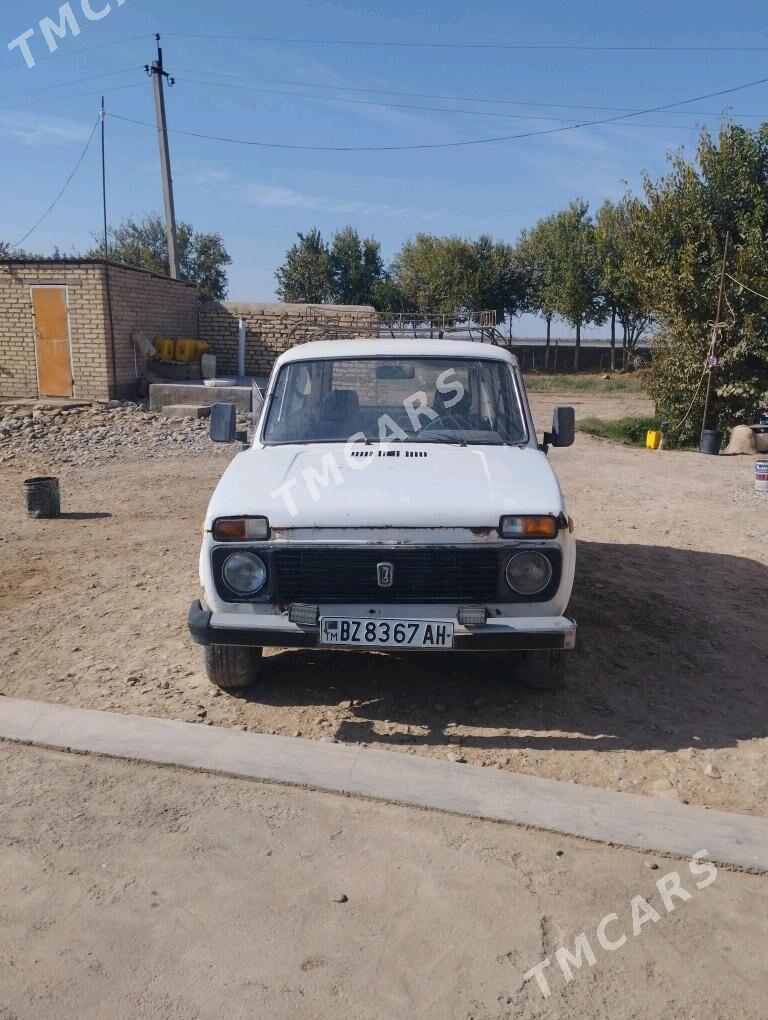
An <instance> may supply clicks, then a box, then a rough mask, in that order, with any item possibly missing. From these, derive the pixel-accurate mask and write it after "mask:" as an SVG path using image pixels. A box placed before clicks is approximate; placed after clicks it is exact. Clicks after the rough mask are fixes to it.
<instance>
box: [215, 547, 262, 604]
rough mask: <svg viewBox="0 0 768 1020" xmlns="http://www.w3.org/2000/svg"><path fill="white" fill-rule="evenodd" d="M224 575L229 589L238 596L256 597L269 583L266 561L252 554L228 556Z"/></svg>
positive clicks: (237, 553)
mask: <svg viewBox="0 0 768 1020" xmlns="http://www.w3.org/2000/svg"><path fill="white" fill-rule="evenodd" d="M222 574H223V576H224V581H225V582H226V585H227V587H228V588H229V589H230V590H231V591H233V592H235V593H236V594H237V595H255V594H256V592H257V591H259V590H260V589H261V588H263V587H264V585H265V584H266V583H267V568H266V566H265V565H264V560H262V558H261V557H260V556H257V555H256V554H255V553H251V552H236V553H232V555H231V556H227V558H226V560H225V561H224V567H223V569H222Z"/></svg>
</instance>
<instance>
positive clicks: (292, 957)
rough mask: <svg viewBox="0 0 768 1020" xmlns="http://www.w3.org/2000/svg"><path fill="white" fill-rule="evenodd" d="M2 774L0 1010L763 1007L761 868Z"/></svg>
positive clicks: (270, 799) (428, 820) (392, 817)
mask: <svg viewBox="0 0 768 1020" xmlns="http://www.w3.org/2000/svg"><path fill="white" fill-rule="evenodd" d="M457 767H458V766H457ZM0 777H1V778H0V790H2V804H3V812H2V814H3V821H2V826H1V827H0V1018H2V1020H40V1018H53V1017H55V1018H57V1020H103V1018H105V1017H109V1018H114V1020H135V1018H137V1017H142V1018H147V1020H201V1018H206V1020H208V1018H213V1017H231V1018H233V1020H240V1018H242V1020H246V1018H248V1020H251V1018H253V1017H270V1018H275V1020H282V1018H285V1020H289V1018H290V1020H294V1018H299V1020H303V1018H307V1020H309V1018H316V1017H339V1018H341V1020H345V1018H350V1020H352V1018H354V1020H379V1018H381V1020H384V1018H387V1020H391V1018H393V1017H418V1018H430V1020H437V1018H440V1020H513V1018H515V1020H521V1018H523V1017H525V1018H528V1020H545V1018H547V1020H551V1018H562V1017H587V1016H588V1017H590V1018H592V1020H637V1018H640V1017H664V1018H665V1020H690V1018H691V1017H707V1018H709V1020H733V1018H736V1017H738V1018H740V1020H763V1018H764V1017H765V948H766V945H767V944H768V887H767V886H766V883H765V880H764V878H760V877H757V876H754V875H745V874H734V873H731V872H728V871H725V870H723V869H718V871H717V875H716V877H715V879H714V881H712V882H711V883H710V884H709V885H707V886H706V888H701V889H699V888H697V885H696V883H697V882H700V881H703V879H701V878H700V877H695V876H692V874H691V872H690V869H689V866H688V863H687V862H685V861H680V862H678V861H674V860H668V859H664V858H660V857H650V856H648V855H643V854H640V853H637V852H633V851H628V850H619V849H614V848H609V847H599V846H595V845H594V844H589V843H585V842H582V841H580V840H576V839H569V838H567V837H562V836H554V835H550V834H545V833H539V832H530V831H526V830H522V829H519V828H516V827H513V826H508V825H496V824H494V823H492V822H483V821H473V820H469V819H465V818H456V817H452V816H448V815H441V814H437V813H433V812H427V811H417V810H414V809H409V808H403V807H395V806H392V805H387V804H380V803H374V802H364V801H356V800H350V799H346V798H343V797H336V796H332V795H329V794H321V793H310V792H307V791H300V790H291V789H287V788H281V787H274V786H266V785H261V784H256V783H250V782H243V781H238V780H234V779H222V778H217V777H214V776H206V775H199V774H195V773H191V772H181V771H175V770H173V769H168V768H165V769H161V768H156V767H154V766H150V765H141V764H136V763H127V762H117V761H107V760H104V759H99V758H85V757H81V756H77V755H68V754H63V753H57V752H53V751H42V750H39V749H33V748H28V747H16V746H13V745H9V744H0ZM672 872H677V874H678V876H679V880H680V885H681V887H682V889H683V890H684V892H685V893H686V894H687V895H688V897H689V899H688V900H686V901H685V902H683V901H681V900H679V899H676V900H673V901H671V905H672V908H673V909H672V912H670V913H668V912H667V910H666V909H665V906H664V905H663V902H662V899H661V896H660V893H659V890H658V887H657V885H656V883H657V881H658V880H660V879H661V880H664V879H665V878H666V876H667V875H668V874H670V873H672ZM638 896H641V897H643V899H644V900H646V901H647V903H648V904H649V906H650V908H651V909H653V910H654V911H655V912H656V916H655V918H654V917H653V915H649V916H650V920H648V921H647V923H646V924H645V925H643V926H642V927H641V928H640V929H639V931H638V932H637V934H633V927H632V919H631V903H632V900H633V898H635V897H638ZM344 899H346V901H345V902H343V900H344ZM339 901H342V902H339ZM641 909H642V910H643V911H644V910H645V908H641ZM608 914H615V917H614V918H613V919H611V920H610V923H609V925H608V926H607V927H606V936H607V937H608V938H609V939H610V940H611V941H612V942H616V943H618V942H620V939H621V937H622V936H626V942H625V943H624V944H623V945H619V946H618V947H617V948H616V949H615V950H613V951H607V950H606V949H605V948H602V947H601V945H600V944H599V941H598V939H597V938H596V934H597V928H598V925H599V924H600V921H601V920H602V919H603V918H604V917H605V916H606V915H608ZM582 933H584V935H586V938H587V940H588V942H589V945H590V947H591V948H592V951H593V953H594V962H593V963H592V965H591V966H590V965H588V964H587V963H586V962H585V963H584V964H583V966H582V967H581V968H580V969H577V968H576V967H575V966H574V968H573V971H572V973H573V978H572V980H571V981H570V982H569V983H566V982H565V980H564V977H563V974H562V972H561V970H560V967H559V965H558V962H557V958H556V957H555V952H556V950H557V949H558V948H560V947H561V946H563V947H566V948H568V949H570V950H571V951H573V950H574V949H575V939H576V937H577V936H579V935H581V934H582ZM544 960H549V961H550V962H549V966H548V967H546V969H544V970H543V975H544V976H545V977H546V979H547V981H548V985H549V990H550V993H551V994H550V997H549V998H544V996H543V995H542V994H541V992H540V991H539V988H538V985H537V983H536V981H535V978H533V977H532V978H529V980H528V981H525V980H524V975H525V974H526V973H527V972H528V971H529V970H530V969H531V968H532V967H534V966H536V965H537V964H540V963H541V962H542V961H544Z"/></svg>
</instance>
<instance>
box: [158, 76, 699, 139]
mask: <svg viewBox="0 0 768 1020" xmlns="http://www.w3.org/2000/svg"><path fill="white" fill-rule="evenodd" d="M174 77H175V79H176V81H178V82H185V83H186V84H188V85H206V86H215V87H218V88H226V89H236V90H238V91H241V92H254V93H258V94H260V95H271V96H293V97H295V98H297V99H311V100H314V101H317V102H321V103H322V102H328V103H353V104H355V105H356V106H377V107H385V108H386V109H394V110H416V111H423V112H431V113H450V114H460V115H462V116H469V117H494V118H500V119H502V120H537V121H541V120H550V121H557V122H558V123H561V124H580V123H581V121H580V120H579V119H578V118H575V117H553V116H552V115H551V114H546V113H541V114H536V113H498V112H497V111H495V110H494V111H490V110H460V109H456V107H448V106H420V105H417V104H415V103H387V102H383V101H380V100H374V99H354V98H351V97H344V96H313V95H311V94H310V93H308V92H289V91H287V90H284V89H265V88H254V87H252V86H248V85H233V84H231V83H230V82H220V81H206V80H204V79H196V78H184V77H181V78H180V77H179V76H178V75H177V74H174ZM632 112H633V113H635V112H639V111H632ZM681 112H686V113H687V111H681ZM701 116H705V115H704V114H701ZM710 116H719V115H718V114H711V115H710ZM627 126H628V127H649V128H672V129H674V130H683V131H684V130H686V129H688V128H694V127H695V125H694V124H693V123H689V124H649V123H647V122H644V123H633V124H628V125H627Z"/></svg>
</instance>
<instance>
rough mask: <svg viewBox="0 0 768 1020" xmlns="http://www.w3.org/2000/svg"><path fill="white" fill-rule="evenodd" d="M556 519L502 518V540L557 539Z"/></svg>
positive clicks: (500, 528)
mask: <svg viewBox="0 0 768 1020" xmlns="http://www.w3.org/2000/svg"><path fill="white" fill-rule="evenodd" d="M557 530H558V523H557V518H556V517H550V516H547V517H502V518H501V523H500V525H499V531H500V533H501V537H502V538H557Z"/></svg>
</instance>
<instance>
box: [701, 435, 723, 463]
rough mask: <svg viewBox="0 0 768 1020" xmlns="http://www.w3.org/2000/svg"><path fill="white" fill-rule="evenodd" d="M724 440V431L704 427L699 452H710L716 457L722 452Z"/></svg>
mask: <svg viewBox="0 0 768 1020" xmlns="http://www.w3.org/2000/svg"><path fill="white" fill-rule="evenodd" d="M722 442H723V433H722V432H720V431H718V429H704V432H703V433H702V435H701V444H700V446H699V453H709V454H713V455H714V456H715V457H716V456H717V455H718V453H720V447H721V445H722Z"/></svg>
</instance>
